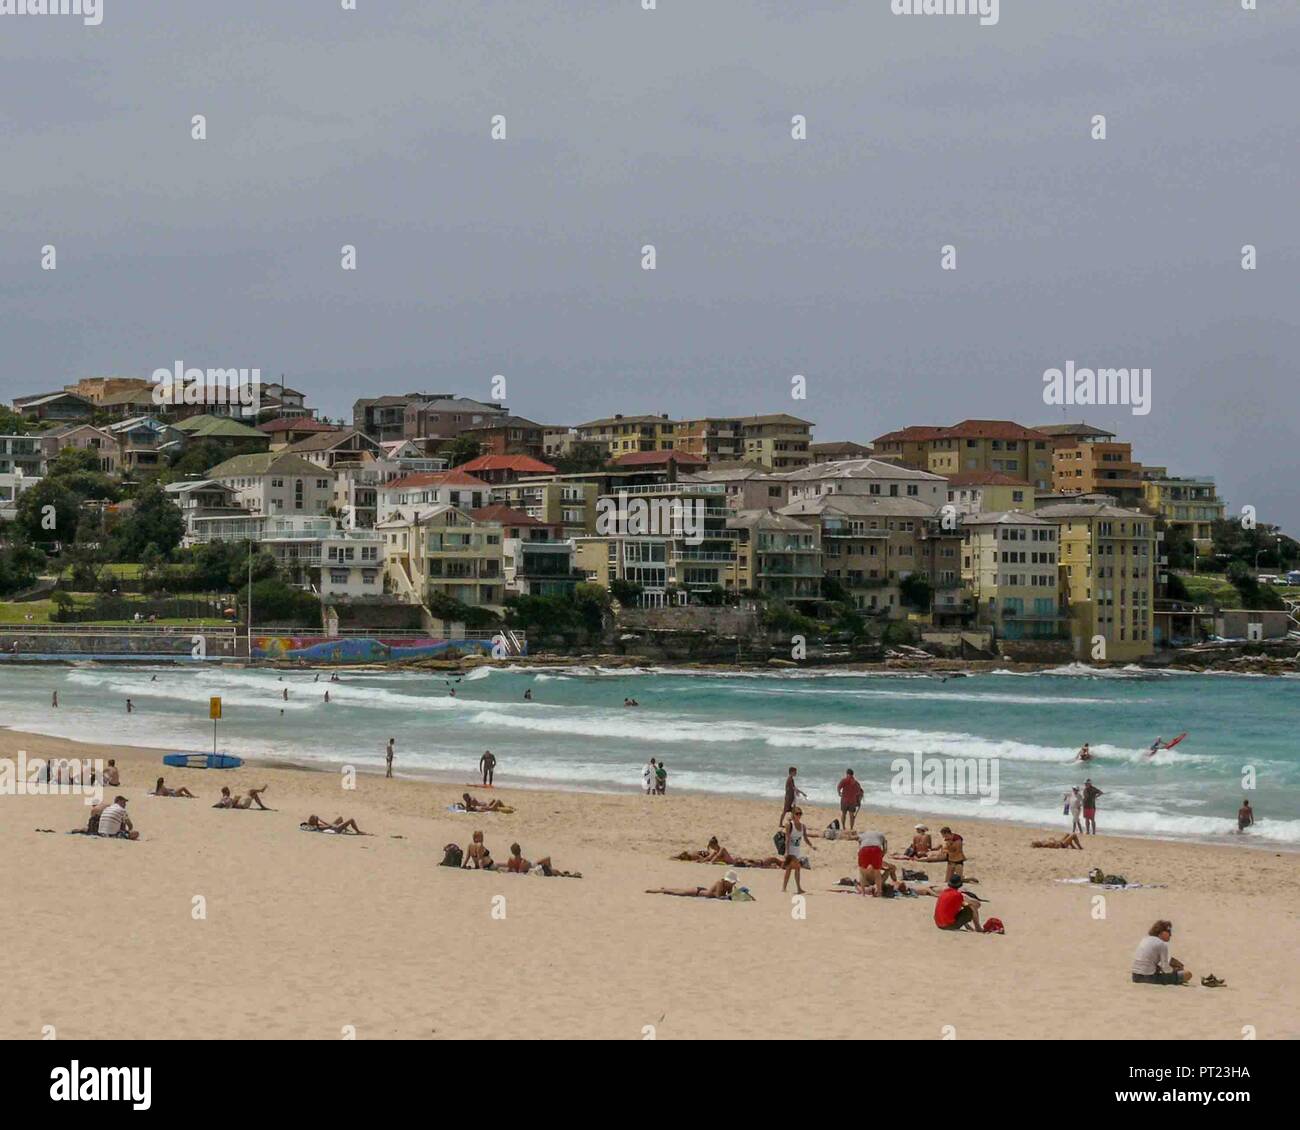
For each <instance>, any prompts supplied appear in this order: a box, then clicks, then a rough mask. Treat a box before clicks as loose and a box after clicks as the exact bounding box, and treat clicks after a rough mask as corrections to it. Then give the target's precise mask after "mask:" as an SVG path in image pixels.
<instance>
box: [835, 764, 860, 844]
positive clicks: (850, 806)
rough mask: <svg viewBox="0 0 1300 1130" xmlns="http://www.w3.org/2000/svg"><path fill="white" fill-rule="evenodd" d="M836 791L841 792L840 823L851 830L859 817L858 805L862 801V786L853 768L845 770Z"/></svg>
mask: <svg viewBox="0 0 1300 1130" xmlns="http://www.w3.org/2000/svg"><path fill="white" fill-rule="evenodd" d="M835 791H836V792H837V793H839V794H840V824H841V825H842V826H843V827H845V828H847V829H848V830H849V831H850V832H851V831H853V825H854V824H855V823H856V822H857V819H858V806H859V805H860V804H861V803H862V786H861V785H860V784H858V779H857V778H856V777H855V776H854V775H853V770H852V769H846V770H844V776H843V777H842V778H841V779H840V783H839V784H838V785H836V786H835Z"/></svg>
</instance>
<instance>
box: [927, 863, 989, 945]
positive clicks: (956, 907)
mask: <svg viewBox="0 0 1300 1130" xmlns="http://www.w3.org/2000/svg"><path fill="white" fill-rule="evenodd" d="M934 924H935V925H936V926H938V927H939V929H940V930H968V929H973V930H974V931H975V933H977V934H982V933H983V932H984V927H983V926H981V925H980V912H979V904H978V903H976V902H975V901H973V900H972V899H968V898H967V897H966V896H965V895H964V894H962V892H961V876H960V875H954V876H953V877H952V878H951V879H949V880H948V886H947V887H946V888H945V889H944V890H942V891H940V892H939V894H938V897H937V898H936V900H935V904H934Z"/></svg>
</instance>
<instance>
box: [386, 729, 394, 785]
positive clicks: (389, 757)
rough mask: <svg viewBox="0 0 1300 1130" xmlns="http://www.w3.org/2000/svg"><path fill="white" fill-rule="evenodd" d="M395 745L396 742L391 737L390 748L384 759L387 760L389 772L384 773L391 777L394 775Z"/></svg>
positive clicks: (389, 740)
mask: <svg viewBox="0 0 1300 1130" xmlns="http://www.w3.org/2000/svg"><path fill="white" fill-rule="evenodd" d="M395 745H396V743H395V742H394V741H393V739H392V738H389V739H388V750H387V752H385V754H384V761H385V762H387V764H388V772H387V773H385V774H384V776H385V777H391V776H392V775H393V749H394V746H395Z"/></svg>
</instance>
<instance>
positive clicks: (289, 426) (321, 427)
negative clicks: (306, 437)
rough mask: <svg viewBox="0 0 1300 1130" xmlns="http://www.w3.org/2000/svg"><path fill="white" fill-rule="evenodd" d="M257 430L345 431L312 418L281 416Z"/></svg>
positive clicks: (335, 425) (258, 426) (259, 426)
mask: <svg viewBox="0 0 1300 1130" xmlns="http://www.w3.org/2000/svg"><path fill="white" fill-rule="evenodd" d="M257 428H258V430H259V431H263V432H268V433H270V432H341V431H342V430H343V429H342V428H340V427H339V426H338V425H337V424H327V423H326V422H325V421H324V420H314V419H312V418H311V417H310V416H298V417H292V416H281V417H279V418H278V419H275V420H267V422H266V423H265V424H258V425H257Z"/></svg>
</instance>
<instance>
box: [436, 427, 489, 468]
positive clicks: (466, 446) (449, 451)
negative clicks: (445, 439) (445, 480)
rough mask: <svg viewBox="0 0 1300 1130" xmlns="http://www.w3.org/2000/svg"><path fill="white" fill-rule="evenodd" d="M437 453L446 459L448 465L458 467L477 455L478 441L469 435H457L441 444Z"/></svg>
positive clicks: (478, 451)
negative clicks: (448, 441)
mask: <svg viewBox="0 0 1300 1130" xmlns="http://www.w3.org/2000/svg"><path fill="white" fill-rule="evenodd" d="M438 454H439V455H441V456H442V457H443V458H444V459H446V460H447V466H448V467H459V466H460V465H461V464H462V463H468V462H469V461H470V460H471V459H477V458H478V457H479V454H480V449H479V441H478V440H476V439H475V438H474V437H473V436H471V435H458V436H457V437H456V438H455V439H453V440H452V441H451V442H450V443H445V444H443V445H442V447H440V448H439V449H438Z"/></svg>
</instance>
